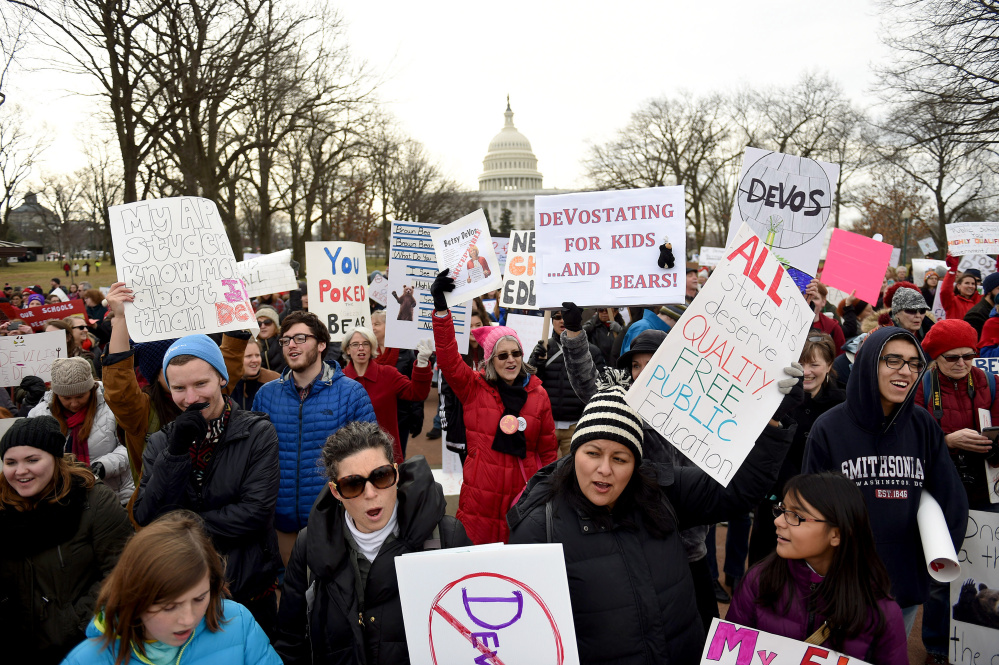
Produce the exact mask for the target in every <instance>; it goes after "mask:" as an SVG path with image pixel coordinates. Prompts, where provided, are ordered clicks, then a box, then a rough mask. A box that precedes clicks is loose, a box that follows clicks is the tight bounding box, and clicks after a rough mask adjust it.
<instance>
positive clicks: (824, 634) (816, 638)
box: [805, 623, 830, 645]
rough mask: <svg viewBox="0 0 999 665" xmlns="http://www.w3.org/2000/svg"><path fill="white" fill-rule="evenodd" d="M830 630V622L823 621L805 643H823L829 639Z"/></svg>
mask: <svg viewBox="0 0 999 665" xmlns="http://www.w3.org/2000/svg"><path fill="white" fill-rule="evenodd" d="M829 632H830V631H829V624H827V623H823V624H822V626H821V627H820V628H819V629H818V630H817V631H815V632H814V633H812V634H811V635H809V636H808V638H807V639H806V640H805V644H816V645H818V644H822V643H823V642H825V641H826V640H828V639H829Z"/></svg>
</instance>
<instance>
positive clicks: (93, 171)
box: [78, 138, 124, 261]
mask: <svg viewBox="0 0 999 665" xmlns="http://www.w3.org/2000/svg"><path fill="white" fill-rule="evenodd" d="M85 153H86V155H87V166H85V167H84V168H83V169H81V170H80V171H79V172H78V174H79V177H80V179H81V181H82V183H83V209H84V216H85V218H86V220H87V224H88V226H89V227H90V229H91V230H92V235H91V239H92V241H93V249H97V250H100V251H101V252H102V253H103V252H106V253H108V254H110V255H111V256H112V261H113V257H114V252H112V251H111V249H112V246H111V218H110V217H109V215H108V208H110V207H111V206H114V205H119V204H121V203H123V202H124V198H123V197H124V182H123V180H122V177H121V171H122V169H121V161H120V160H119V159H118V155H117V153H116V151H115V145H114V143H113V141H109V140H100V139H97V138H92V139H91V140H89V141H87V143H86V146H85Z"/></svg>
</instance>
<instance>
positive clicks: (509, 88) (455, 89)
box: [8, 0, 887, 189]
mask: <svg viewBox="0 0 999 665" xmlns="http://www.w3.org/2000/svg"><path fill="white" fill-rule="evenodd" d="M341 7H342V10H341V11H342V13H343V17H344V19H345V20H346V22H347V35H348V38H349V40H350V43H351V46H352V49H353V51H354V53H355V54H356V55H357V56H358V57H359V58H363V59H365V60H366V61H367V62H368V64H369V66H370V67H371V68H372V70H373V71H374V72H376V73H377V74H378V75H379V76H380V77H381V78H382V79H383V80H384V83H383V84H382V86H381V91H380V96H381V98H382V99H383V100H384V103H385V105H386V107H387V108H388V109H389V110H391V111H392V113H393V114H394V115H395V116H396V117H397V118H398V120H399V121H400V123H401V124H402V127H403V129H404V130H405V131H406V132H408V133H409V135H410V136H412V137H413V138H415V139H417V140H419V141H422V142H423V143H424V144H425V145H426V146H427V148H428V150H429V152H430V153H431V155H433V156H435V157H436V158H437V159H438V160H439V161H440V163H441V164H442V166H443V167H444V169H445V170H446V171H447V172H448V173H449V174H450V175H451V176H452V177H454V178H456V179H457V180H459V181H460V182H462V183H463V184H465V185H466V186H467V187H468V188H469V189H477V177H478V175H479V173H480V172H481V170H482V158H483V156H484V155H485V152H486V148H487V147H488V145H489V141H490V140H491V139H492V137H493V136H494V135H495V134H496V133H497V132H498V131H499V130H500V128H501V127H502V126H503V111H504V109H505V106H506V95H507V94H508V93H509V94H510V98H511V103H512V106H513V110H514V112H515V117H514V121H515V123H516V125H517V128H518V129H519V130H520V131H521V132H522V133H523V134H524V135H525V136H527V138H528V139H530V141H531V144H532V146H533V148H534V153H535V154H536V155H537V157H538V163H539V169H540V170H541V172H542V173H543V174H544V185H545V187H559V188H571V187H574V186H580V185H582V184H583V172H582V167H581V162H582V159H583V158H584V157H585V154H586V151H587V147H588V146H589V145H591V144H592V143H599V142H602V141H606V140H607V139H608V138H610V137H611V136H612V135H613V133H614V131H615V130H617V129H618V128H620V127H622V126H623V125H624V124H625V123H627V121H628V118H629V116H630V114H631V113H632V112H633V111H634V110H635V109H637V108H638V106H639V105H640V104H641V103H642V102H643V101H645V100H647V99H650V98H653V97H657V96H662V95H674V94H676V93H678V92H679V91H681V90H690V91H692V92H695V93H703V92H710V91H731V90H735V89H737V88H739V87H740V86H742V85H744V84H748V85H751V86H765V85H771V84H776V85H786V84H790V83H793V82H794V81H795V80H797V79H798V78H799V77H800V76H801V74H802V73H803V72H806V71H820V72H822V71H825V72H828V73H829V74H830V75H831V76H832V77H833V78H835V79H836V80H838V81H839V82H840V83H841V84H842V85H843V87H844V89H845V90H846V92H847V94H848V95H849V96H850V97H851V98H852V99H854V100H855V101H856V102H858V103H860V104H869V103H873V101H874V99H873V96H872V95H871V92H870V90H871V87H872V85H873V76H872V65H874V64H879V63H883V62H884V58H885V57H887V56H886V50H885V49H884V47H883V46H882V45H881V43H880V40H879V34H880V24H881V23H880V16H879V14H878V10H877V6H876V2H874V1H873V0H838V1H837V2H827V3H812V2H808V3H805V2H800V1H791V0H788V1H783V0H781V1H778V0H770V1H766V0H756V1H754V2H744V1H742V2H739V1H735V0H715V1H713V2H703V1H701V2H680V1H676V0H674V1H673V2H664V1H662V0H660V1H658V2H652V1H625V2H619V3H613V4H611V3H606V2H590V1H587V0H575V1H573V2H568V1H565V2H554V1H551V0H533V1H529V2H528V1H520V0H509V1H505V2H491V3H482V2H467V1H462V2H457V1H455V2H441V1H431V2H423V3H414V2H402V1H399V0H382V1H379V2H363V1H353V2H347V3H342V4H341ZM69 85H71V83H67V81H66V80H65V78H64V77H62V76H60V75H54V74H46V73H40V72H34V73H30V74H23V73H22V74H21V75H20V76H18V77H16V78H15V79H14V80H13V81H12V85H11V88H10V93H11V94H9V95H8V100H9V101H15V102H20V103H21V104H22V105H23V106H25V107H26V108H27V109H28V110H29V112H30V113H31V115H32V118H33V119H34V120H35V121H44V122H46V123H47V124H48V125H49V127H50V128H51V130H52V132H53V141H54V143H53V147H52V148H51V149H50V151H49V153H48V155H47V158H46V160H45V164H44V169H45V170H46V171H48V172H59V171H64V170H65V171H71V170H73V169H74V168H79V167H80V166H82V165H83V159H82V156H81V155H80V147H79V145H80V138H81V137H87V136H88V135H89V134H90V133H91V130H92V127H93V125H94V120H93V114H92V113H91V112H89V111H88V104H89V103H90V102H88V101H87V100H84V99H81V98H79V97H74V96H71V95H67V94H66V92H65V88H66V87H67V86H69Z"/></svg>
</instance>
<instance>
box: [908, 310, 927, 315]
mask: <svg viewBox="0 0 999 665" xmlns="http://www.w3.org/2000/svg"><path fill="white" fill-rule="evenodd" d="M902 311H903V312H905V313H906V314H908V315H909V316H915V315H916V314H925V313H926V310H924V309H903V310H902Z"/></svg>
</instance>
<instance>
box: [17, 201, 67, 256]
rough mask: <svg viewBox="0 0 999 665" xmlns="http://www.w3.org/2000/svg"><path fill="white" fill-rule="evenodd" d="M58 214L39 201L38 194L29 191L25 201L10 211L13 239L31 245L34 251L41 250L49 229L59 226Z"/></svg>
mask: <svg viewBox="0 0 999 665" xmlns="http://www.w3.org/2000/svg"><path fill="white" fill-rule="evenodd" d="M57 219H58V218H57V217H56V214H55V213H54V212H52V211H51V210H49V209H48V208H46V207H45V206H43V205H42V204H41V203H39V202H38V195H37V194H35V193H34V192H28V193H27V194H25V195H24V203H22V204H21V205H19V206H18V207H16V208H14V209H13V210H11V211H10V226H11V230H12V231H13V232H14V234H13V235H14V236H16V237H11V238H10V239H11V240H16V241H19V242H20V241H26V242H21V244H25V245H28V246H30V247H31V249H32V251H35V252H40V250H41V248H42V247H43V246H44V245H45V241H46V240H47V238H46V234H47V232H48V231H47V229H51V228H55V227H57V226H58V224H57V223H56V220H57Z"/></svg>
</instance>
